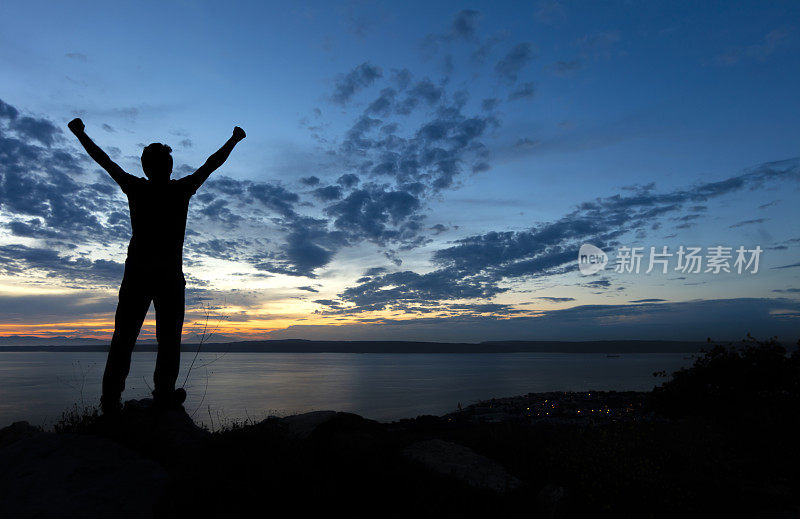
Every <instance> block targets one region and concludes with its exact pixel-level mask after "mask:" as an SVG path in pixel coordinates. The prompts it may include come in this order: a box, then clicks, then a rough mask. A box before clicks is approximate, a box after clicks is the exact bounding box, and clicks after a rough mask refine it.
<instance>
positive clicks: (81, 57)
mask: <svg viewBox="0 0 800 519" xmlns="http://www.w3.org/2000/svg"><path fill="white" fill-rule="evenodd" d="M64 57H65V58H69V59H72V60H75V61H82V62H84V63H86V61H88V58H87V57H86V54H83V53H81V52H67V53H66V54H64Z"/></svg>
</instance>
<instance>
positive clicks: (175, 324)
mask: <svg viewBox="0 0 800 519" xmlns="http://www.w3.org/2000/svg"><path fill="white" fill-rule="evenodd" d="M185 286H186V283H185V282H184V281H183V278H182V277H181V278H179V280H178V281H177V282H172V281H169V282H164V283H162V284H161V287H160V288H159V289H158V291H157V293H156V294H155V296H154V298H153V305H154V306H155V309H156V339H158V356H157V357H156V370H155V373H154V374H153V382H154V384H155V390H154V391H153V397H154V398H155V399H157V400H158V399H159V398H160V397H164V398H166V399H167V400H171V399H173V397H174V395H175V381H176V380H177V379H178V370H179V368H180V357H181V331H182V330H183V316H184V302H185V299H184V297H185V296H184V290H185ZM181 403H182V402H181Z"/></svg>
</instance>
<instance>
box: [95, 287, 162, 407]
mask: <svg viewBox="0 0 800 519" xmlns="http://www.w3.org/2000/svg"><path fill="white" fill-rule="evenodd" d="M149 308H150V295H149V294H148V293H147V291H146V290H145V289H144V284H143V283H141V282H138V281H137V280H135V279H132V278H131V276H128V275H126V276H125V277H124V278H123V280H122V285H121V286H120V289H119V303H118V304H117V313H116V316H115V318H114V336H113V337H112V338H111V347H110V348H109V350H108V359H107V360H106V369H105V373H103V396H102V397H101V399H100V404H101V407H102V408H103V409H104V410H105V411H108V410H113V408H115V407H118V406H119V402H120V396H121V395H122V391H123V390H124V389H125V379H126V378H127V377H128V372H129V371H130V367H131V353H133V347H134V345H135V344H136V338H137V337H138V336H139V331H140V330H141V329H142V323H143V322H144V318H145V316H146V315H147V310H148V309H149Z"/></svg>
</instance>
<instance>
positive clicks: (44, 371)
mask: <svg viewBox="0 0 800 519" xmlns="http://www.w3.org/2000/svg"><path fill="white" fill-rule="evenodd" d="M192 357H193V355H192V354H189V353H184V354H183V359H182V371H181V376H180V377H179V379H178V382H179V384H180V383H182V382H183V379H184V377H185V376H186V370H187V369H188V367H189V364H190V363H191V360H192ZM218 357H219V354H214V353H209V354H205V355H201V356H200V358H199V359H198V361H197V362H196V364H195V367H194V369H193V370H192V372H191V374H190V376H189V380H188V382H187V384H186V388H187V390H188V393H189V397H188V399H187V401H186V404H185V407H186V409H187V411H188V412H189V413H190V414H192V413H195V419H196V420H197V421H200V422H205V423H209V413H211V415H212V416H213V417H214V420H215V421H216V420H217V419H218V418H224V419H235V418H245V417H248V416H249V417H250V418H255V419H259V418H263V417H265V416H267V415H268V414H277V415H285V414H293V413H298V412H305V411H312V410H319V409H335V410H338V411H350V412H354V413H358V414H360V415H363V416H365V417H368V418H373V419H376V420H384V421H388V420H394V419H399V418H407V417H414V416H417V415H420V414H443V413H446V412H449V411H452V410H454V409H455V408H456V406H457V404H458V403H459V402H461V403H462V405H467V404H469V403H472V402H474V401H477V400H485V399H488V398H492V397H502V396H513V395H518V394H524V393H530V392H540V391H586V390H618V391H622V390H642V391H647V390H650V389H652V387H653V386H654V385H655V384H657V383H659V379H656V378H654V377H653V376H652V373H653V372H654V371H660V370H666V371H667V372H671V371H674V370H676V369H678V368H679V367H681V366H685V365H688V364H690V363H691V362H692V361H691V360H690V359H686V358H684V354H668V353H664V354H629V355H621V356H620V357H607V356H606V355H605V354H571V353H568V354H560V353H508V354H506V353H499V354H491V353H489V354H435V353H432V354H391V353H386V354H355V353H228V354H225V355H223V356H222V357H219V358H218ZM215 359H217V360H216V361H215ZM210 361H214V362H211V363H209V362H210ZM154 363H155V353H147V352H141V353H134V356H133V363H132V366H131V374H130V376H129V378H128V386H127V389H126V391H125V393H124V395H123V398H124V399H130V398H144V397H146V396H149V392H150V388H149V385H152V382H151V379H152V370H153V366H154ZM104 364H105V353H50V352H30V353H9V352H4V353H0V427H2V426H5V425H7V424H9V423H11V422H13V421H17V420H27V421H29V422H31V423H34V424H45V425H52V424H53V422H54V421H55V420H56V419H57V418H58V417H59V416H60V414H61V412H62V411H64V410H65V409H67V408H68V407H70V406H72V405H73V404H75V403H78V404H79V405H81V404H82V402H83V403H85V404H86V405H94V404H95V403H96V402H97V400H98V398H99V395H100V380H101V378H102V374H103V366H104Z"/></svg>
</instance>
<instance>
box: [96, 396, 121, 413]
mask: <svg viewBox="0 0 800 519" xmlns="http://www.w3.org/2000/svg"><path fill="white" fill-rule="evenodd" d="M100 410H101V411H103V414H104V415H117V414H119V413H120V411H122V402H121V398H120V395H114V396H109V395H103V396H101V397H100Z"/></svg>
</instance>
